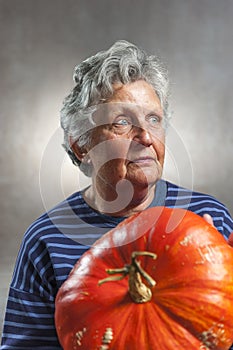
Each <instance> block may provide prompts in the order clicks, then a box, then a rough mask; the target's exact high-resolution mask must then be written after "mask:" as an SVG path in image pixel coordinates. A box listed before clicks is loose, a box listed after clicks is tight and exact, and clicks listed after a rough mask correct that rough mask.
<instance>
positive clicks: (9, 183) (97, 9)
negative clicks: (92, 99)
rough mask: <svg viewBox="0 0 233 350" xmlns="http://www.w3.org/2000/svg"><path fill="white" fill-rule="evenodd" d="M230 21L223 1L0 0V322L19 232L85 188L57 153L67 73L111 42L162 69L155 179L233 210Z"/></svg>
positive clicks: (229, 6)
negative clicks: (164, 95)
mask: <svg viewBox="0 0 233 350" xmlns="http://www.w3.org/2000/svg"><path fill="white" fill-rule="evenodd" d="M232 18H233V1H232V0H221V1H219V0H199V1H196V0H148V1H147V0H144V1H141V0H135V1H130V0H115V1H112V0H96V1H94V0H39V1H38V0H20V1H18V0H0V84H1V85H0V99H1V103H0V123H1V127H0V134H1V153H0V161H1V177H0V193H1V208H0V215H1V229H0V240H1V244H0V267H1V271H0V273H1V274H0V277H1V286H0V295H1V318H2V313H3V311H2V310H3V309H4V307H5V298H6V294H7V288H8V283H9V279H10V275H11V273H12V269H13V265H14V261H15V257H16V254H17V251H18V248H19V244H20V241H21V239H22V235H23V233H24V231H25V229H26V228H27V227H28V225H29V224H30V223H31V222H32V221H33V220H34V219H35V218H36V217H37V216H39V215H40V214H41V213H42V212H43V211H44V210H45V209H47V208H49V207H51V206H52V205H54V204H55V203H56V202H58V201H60V200H62V199H63V198H64V197H65V196H66V195H68V194H70V193H71V192H73V191H75V190H76V189H77V188H79V187H82V186H84V185H85V183H86V179H85V178H84V177H82V176H80V175H79V174H78V173H77V172H76V171H75V169H73V167H72V166H71V164H70V162H69V161H68V159H67V157H65V154H64V152H63V150H62V148H61V147H60V143H61V142H62V135H61V133H60V131H59V110H60V108H61V102H62V99H63V97H64V96H65V95H66V94H67V93H68V92H69V90H70V89H71V87H72V72H73V68H74V66H75V65H76V64H77V63H78V62H80V61H81V60H82V59H84V58H85V57H87V56H89V55H91V54H94V53H95V52H96V51H98V50H100V49H105V48H108V47H109V46H110V45H111V44H112V43H113V42H114V41H115V40H116V39H127V40H129V41H132V42H134V43H136V44H137V45H139V46H141V47H142V48H144V49H146V50H147V51H149V52H151V53H154V52H157V53H159V54H160V55H161V56H162V57H163V58H164V59H165V61H166V63H167V65H168V67H169V69H170V76H171V81H172V99H171V102H172V109H173V111H174V113H173V120H172V126H171V128H170V131H169V133H168V148H167V160H166V169H165V174H164V176H165V177H166V178H167V179H169V180H172V181H175V182H177V183H179V184H180V185H183V186H188V187H193V188H194V189H196V190H199V191H203V192H207V193H210V194H212V195H214V196H216V197H217V198H218V199H219V200H221V201H222V202H224V203H225V204H226V205H227V206H228V208H229V210H230V211H231V213H233V196H232V192H233V176H232V170H233V152H232V145H233V136H232V135H233V134H232V129H233V122H232V116H233V96H232V95H233V22H232Z"/></svg>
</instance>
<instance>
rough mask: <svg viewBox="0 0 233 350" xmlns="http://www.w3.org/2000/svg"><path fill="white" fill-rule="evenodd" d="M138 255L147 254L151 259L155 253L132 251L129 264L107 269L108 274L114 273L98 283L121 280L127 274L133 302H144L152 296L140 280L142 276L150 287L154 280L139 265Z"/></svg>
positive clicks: (154, 256) (152, 285)
mask: <svg viewBox="0 0 233 350" xmlns="http://www.w3.org/2000/svg"><path fill="white" fill-rule="evenodd" d="M138 256H149V257H151V258H153V259H156V258H157V255H156V254H154V253H150V252H137V251H135V252H133V253H132V255H131V264H130V265H126V266H124V267H123V268H119V269H107V270H106V272H107V273H108V274H109V275H116V276H110V277H107V278H104V279H103V280H100V281H99V282H98V284H99V285H101V284H103V283H105V282H111V281H119V280H122V279H123V278H124V277H125V276H126V275H129V294H130V296H131V298H132V299H133V301H134V302H135V303H146V302H147V301H149V300H150V299H151V297H152V292H151V290H150V288H149V287H148V286H146V285H145V284H144V283H143V282H142V277H143V278H144V279H145V280H146V281H147V283H148V284H149V285H150V287H154V286H155V284H156V282H155V280H154V279H153V278H152V277H151V276H150V275H149V274H148V273H147V272H146V271H145V270H144V269H143V268H142V267H141V265H140V261H137V257H138Z"/></svg>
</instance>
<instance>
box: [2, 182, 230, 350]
mask: <svg viewBox="0 0 233 350" xmlns="http://www.w3.org/2000/svg"><path fill="white" fill-rule="evenodd" d="M158 184H159V186H158ZM158 184H157V187H156V194H155V200H154V202H153V203H152V204H151V206H152V205H164V206H166V207H170V208H173V207H177V208H184V209H186V210H191V211H193V212H195V213H196V214H198V215H200V216H203V214H205V213H208V214H210V215H211V216H212V218H213V220H214V225H215V227H216V228H217V229H218V231H219V232H220V233H222V234H223V235H224V236H225V237H226V238H227V237H228V236H229V234H230V233H231V232H232V231H233V220H232V218H231V216H230V214H229V212H228V211H227V209H226V207H225V206H224V205H223V204H221V203H220V202H219V201H217V200H216V199H215V198H213V197H211V196H208V195H206V194H201V193H197V192H192V191H190V190H187V189H184V188H181V187H178V186H176V185H174V184H172V183H169V182H167V181H163V180H161V181H159V183H158ZM163 192H164V196H163V194H161V193H163ZM163 197H164V198H163ZM123 219H124V218H114V217H110V216H106V215H101V214H99V213H97V212H96V211H94V210H92V209H91V208H90V207H89V206H88V205H87V204H86V202H85V201H84V199H83V197H82V194H81V192H77V193H74V194H73V195H71V196H70V197H69V198H67V199H66V200H65V201H63V202H62V203H60V204H59V205H57V206H56V207H55V208H53V209H52V210H51V211H49V212H47V213H45V214H44V215H42V216H41V217H40V218H38V219H37V220H36V221H35V222H34V223H33V224H32V225H31V226H30V227H29V228H28V230H27V232H26V233H25V236H24V239H23V242H22V245H21V248H20V251H19V255H18V258H17V261H16V266H15V270H14V274H13V278H12V282H11V285H10V290H9V297H8V303H7V309H6V315H5V323H4V332H3V336H2V346H1V350H3V349H14V350H26V349H31V350H32V349H37V350H42V349H43V350H46V349H48V350H49V349H51V350H52V349H53V350H58V349H59V350H61V347H60V345H59V341H58V338H57V335H56V330H55V326H54V308H55V306H54V302H55V297H56V294H57V291H58V289H59V287H60V286H61V285H62V283H63V282H64V281H65V280H66V279H67V277H68V275H69V273H70V271H71V269H72V268H73V266H74V264H75V263H76V261H77V260H78V259H79V258H80V257H81V256H82V254H83V253H84V252H85V251H86V250H87V249H89V247H90V245H91V244H92V243H93V242H94V241H95V240H96V239H98V238H99V237H100V236H102V235H103V234H104V233H105V232H107V231H109V230H110V229H111V228H113V227H115V226H116V225H117V224H118V223H119V222H120V221H122V220H123ZM231 349H233V347H232V348H231Z"/></svg>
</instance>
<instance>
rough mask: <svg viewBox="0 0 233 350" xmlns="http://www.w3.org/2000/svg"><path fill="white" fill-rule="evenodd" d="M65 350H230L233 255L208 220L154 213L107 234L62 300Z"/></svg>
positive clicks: (59, 321) (59, 319)
mask: <svg viewBox="0 0 233 350" xmlns="http://www.w3.org/2000/svg"><path fill="white" fill-rule="evenodd" d="M55 321H56V328H57V333H58V337H59V340H60V342H61V345H62V347H63V348H64V349H65V350H77V349H85V350H97V349H98V350H131V349H138V350H153V349H155V350H198V349H199V350H204V349H205V350H207V349H209V350H213V349H218V350H226V349H229V347H230V346H231V344H232V343H233V248H232V247H230V246H229V245H228V244H227V242H226V241H225V239H224V238H223V236H222V235H221V234H220V233H219V232H218V231H217V230H216V229H215V228H214V227H212V226H211V225H209V224H207V223H206V222H205V221H204V220H203V219H202V218H201V217H199V216H197V215H196V214H194V213H191V212H189V211H185V210H182V209H169V208H163V207H158V208H150V209H147V210H145V211H143V212H141V213H139V214H136V215H134V216H132V217H130V218H128V219H126V220H125V221H123V222H122V223H121V224H120V225H118V226H117V227H116V228H115V229H113V230H111V231H110V232H108V233H107V234H105V235H104V236H103V237H102V238H101V239H100V240H99V241H97V242H96V244H95V245H94V246H93V247H92V248H91V249H90V250H89V251H88V252H86V253H85V254H84V255H83V257H82V258H81V259H80V260H79V261H78V263H77V264H76V266H75V267H74V269H73V270H72V272H71V274H70V276H69V278H68V279H67V281H66V282H65V283H64V284H63V286H62V287H61V289H60V290H59V292H58V295H57V298H56V312H55Z"/></svg>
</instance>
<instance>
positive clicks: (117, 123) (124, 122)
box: [113, 118, 131, 127]
mask: <svg viewBox="0 0 233 350" xmlns="http://www.w3.org/2000/svg"><path fill="white" fill-rule="evenodd" d="M113 125H114V126H116V127H127V126H129V125H131V123H130V122H129V120H128V119H125V118H122V119H118V120H115V121H114V123H113Z"/></svg>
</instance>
